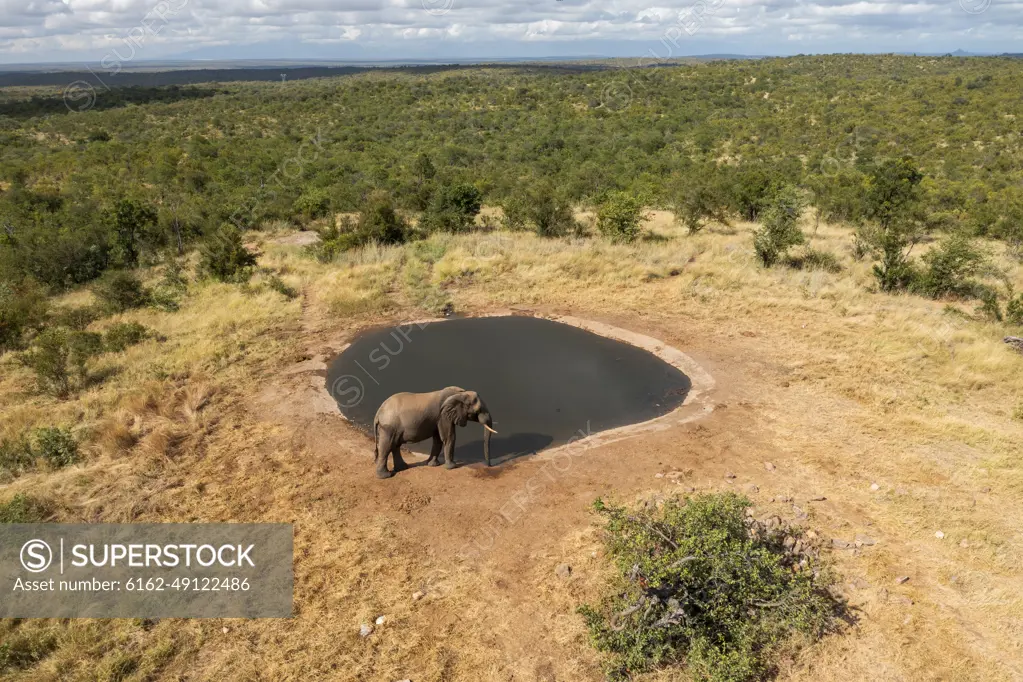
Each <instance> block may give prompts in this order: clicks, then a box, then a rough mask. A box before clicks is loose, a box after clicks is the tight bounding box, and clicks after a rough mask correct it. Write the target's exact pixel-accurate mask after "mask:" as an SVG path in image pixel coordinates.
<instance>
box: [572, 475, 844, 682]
mask: <svg viewBox="0 0 1023 682" xmlns="http://www.w3.org/2000/svg"><path fill="white" fill-rule="evenodd" d="M594 507H595V509H596V510H597V512H599V513H600V514H601V515H603V516H605V517H606V518H607V519H608V525H607V530H606V544H607V548H608V554H609V556H610V557H612V558H613V559H614V562H615V566H616V567H617V573H618V576H617V578H616V580H615V581H614V583H613V584H612V585H611V586H609V590H608V592H607V594H606V595H605V597H604V598H603V600H602V601H601V602H600V603H599V604H598V605H596V606H591V605H587V606H583V607H581V608H580V613H581V614H582V615H583V616H584V618H585V620H586V624H587V627H588V628H589V631H590V637H591V641H592V643H593V644H594V645H595V646H596V647H597V648H598V649H599V650H601V651H604V652H606V653H608V654H609V660H608V665H607V670H608V675H609V677H610V678H611V679H626V678H628V677H629V676H630V675H631V674H632V673H638V672H642V671H644V670H649V669H653V668H657V667H661V666H664V665H671V664H682V663H684V664H685V665H686V666H687V667H688V668H689V670H690V672H692V673H695V677H697V678H698V679H706V680H713V681H720V682H746V681H748V680H758V679H762V678H764V677H765V676H767V675H768V674H769V672H770V671H771V669H772V667H773V665H774V663H775V662H776V660H777V658H778V657H779V656H780V655H781V654H782V653H783V652H786V651H789V650H791V649H793V648H795V647H796V646H797V645H798V644H800V643H801V642H806V641H812V640H814V639H817V638H819V637H821V636H823V635H824V634H825V633H826V632H828V631H829V630H831V629H833V628H836V627H837V625H838V622H839V621H838V620H837V617H838V616H839V615H840V613H841V610H842V604H840V603H839V602H837V601H836V600H835V599H834V598H833V597H832V596H831V595H830V594H829V591H828V588H829V587H831V586H832V584H833V582H834V580H833V578H832V577H831V574H830V572H829V570H828V569H827V568H826V567H825V566H822V564H821V562H820V560H819V559H818V558H817V550H816V549H815V548H813V547H812V545H811V543H810V542H809V540H808V539H807V538H805V537H803V535H802V534H801V532H800V531H798V530H795V529H790V528H772V527H769V526H768V525H767V524H762V523H759V522H757V521H755V520H754V519H752V518H751V517H750V516H749V515H748V514H747V512H748V510H749V509H750V507H751V503H750V502H749V500H747V499H745V498H742V497H739V496H738V495H735V494H733V493H723V494H706V495H698V496H696V497H693V498H688V499H686V500H683V501H678V500H669V501H667V502H665V503H664V505H663V507H662V508H661V509H659V510H658V509H656V508H648V509H640V510H636V511H630V510H627V509H625V508H623V507H617V506H613V505H605V504H604V503H603V502H602V501H601V500H599V499H598V500H597V501H596V503H595V505H594Z"/></svg>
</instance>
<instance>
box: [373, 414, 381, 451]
mask: <svg viewBox="0 0 1023 682" xmlns="http://www.w3.org/2000/svg"><path fill="white" fill-rule="evenodd" d="M379 438H380V422H378V421H377V420H376V419H374V420H373V462H376V461H377V457H379V456H380V449H379V448H378V447H377V443H379V442H380V441H379Z"/></svg>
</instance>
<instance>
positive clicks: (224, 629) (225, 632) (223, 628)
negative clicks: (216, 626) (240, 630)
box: [220, 625, 231, 635]
mask: <svg viewBox="0 0 1023 682" xmlns="http://www.w3.org/2000/svg"><path fill="white" fill-rule="evenodd" d="M220 631H221V632H223V633H224V634H225V635H226V634H227V633H229V632H231V631H230V630H228V629H227V626H226V625H225V626H224V627H222V628H221V629H220Z"/></svg>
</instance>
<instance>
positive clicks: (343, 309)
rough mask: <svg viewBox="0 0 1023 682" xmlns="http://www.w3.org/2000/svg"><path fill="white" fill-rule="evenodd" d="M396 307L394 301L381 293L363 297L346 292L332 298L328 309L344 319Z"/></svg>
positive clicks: (377, 292)
mask: <svg viewBox="0 0 1023 682" xmlns="http://www.w3.org/2000/svg"><path fill="white" fill-rule="evenodd" d="M394 307H395V303H394V301H392V300H391V299H390V298H388V296H387V295H386V294H384V293H383V292H380V291H376V292H372V293H369V294H363V295H359V294H354V293H349V292H344V293H342V294H341V295H339V296H336V297H334V298H332V299H331V300H330V302H329V303H328V304H327V309H328V310H329V311H330V313H331V314H332V315H338V316H342V317H350V316H352V315H366V314H369V313H381V312H384V311H387V310H390V309H392V308H394Z"/></svg>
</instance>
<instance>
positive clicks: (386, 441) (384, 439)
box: [376, 428, 394, 478]
mask: <svg viewBox="0 0 1023 682" xmlns="http://www.w3.org/2000/svg"><path fill="white" fill-rule="evenodd" d="M390 452H391V434H390V432H389V431H387V430H386V429H383V428H381V429H379V430H378V431H377V454H376V465H377V478H390V477H391V476H394V473H393V472H390V471H388V470H387V455H388V454H389V453H390Z"/></svg>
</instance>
